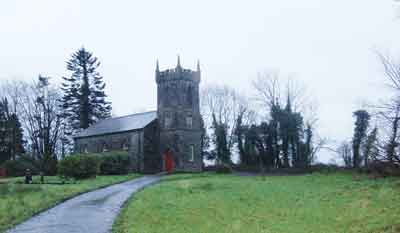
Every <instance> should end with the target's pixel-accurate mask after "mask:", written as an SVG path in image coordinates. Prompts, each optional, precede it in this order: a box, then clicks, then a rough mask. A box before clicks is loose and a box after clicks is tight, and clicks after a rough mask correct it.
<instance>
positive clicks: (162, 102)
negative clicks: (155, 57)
mask: <svg viewBox="0 0 400 233" xmlns="http://www.w3.org/2000/svg"><path fill="white" fill-rule="evenodd" d="M200 74H201V72H200V65H199V63H197V70H196V71H192V70H189V69H184V68H182V66H181V64H180V59H179V57H178V64H177V66H176V67H175V68H174V69H167V70H164V71H160V70H159V65H158V61H157V67H156V82H157V118H158V122H159V124H160V153H165V152H166V151H167V150H170V151H171V152H172V154H173V158H174V163H175V170H176V171H201V170H202V163H203V161H202V157H201V135H202V127H203V120H202V118H201V115H200V106H199V105H200V100H199V84H200V79H201V78H200V76H201V75H200Z"/></svg>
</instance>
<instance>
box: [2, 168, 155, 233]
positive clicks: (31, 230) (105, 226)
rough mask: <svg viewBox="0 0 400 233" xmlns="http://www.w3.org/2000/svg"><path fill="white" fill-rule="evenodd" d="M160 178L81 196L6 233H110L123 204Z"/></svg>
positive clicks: (150, 177)
mask: <svg viewBox="0 0 400 233" xmlns="http://www.w3.org/2000/svg"><path fill="white" fill-rule="evenodd" d="M159 180H160V176H157V175H152V176H143V177H140V178H136V179H133V180H131V181H127V182H124V183H121V184H116V185H112V186H109V187H107V188H103V189H99V190H96V191H92V192H89V193H85V194H82V195H79V196H77V197H75V198H72V199H70V200H68V201H66V202H64V203H61V204H59V205H57V206H55V207H54V208H51V209H49V210H47V211H45V212H43V213H41V214H39V215H37V216H35V217H33V218H31V219H29V220H28V221H26V222H23V223H21V224H20V225H17V226H16V227H15V228H13V229H11V230H9V231H7V233H75V232H76V233H108V232H111V227H112V224H113V222H114V220H115V218H116V217H117V215H118V213H119V210H120V208H121V206H122V205H123V203H124V202H125V201H126V200H127V199H128V198H129V197H130V196H131V195H132V194H133V193H135V192H137V191H138V190H140V189H142V188H144V187H146V186H148V185H151V184H153V183H156V182H158V181H159Z"/></svg>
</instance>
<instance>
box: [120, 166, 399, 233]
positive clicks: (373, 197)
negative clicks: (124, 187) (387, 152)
mask: <svg viewBox="0 0 400 233" xmlns="http://www.w3.org/2000/svg"><path fill="white" fill-rule="evenodd" d="M130 232H135V233H157V232H174V233H186V232H199V233H200V232H213V233H220V232H221V233H222V232H229V233H230V232H264V233H312V232H314V233H321V232H324V233H331V232H332V233H333V232H334V233H337V232H342V233H348V232H360V233H380V232H381V233H395V232H400V180H399V179H394V178H386V179H377V180H371V179H368V178H367V177H366V176H359V175H356V174H345V173H334V174H311V175H302V176H272V177H240V176H235V175H214V174H198V175H172V176H168V177H166V178H164V180H163V182H161V183H159V184H157V185H154V186H151V187H149V188H146V189H145V190H143V191H141V192H139V193H137V194H135V195H134V197H133V198H132V199H130V200H129V202H128V203H127V204H126V206H125V208H124V209H123V210H122V212H121V214H120V216H119V217H118V218H117V220H116V222H115V223H114V226H113V233H130Z"/></svg>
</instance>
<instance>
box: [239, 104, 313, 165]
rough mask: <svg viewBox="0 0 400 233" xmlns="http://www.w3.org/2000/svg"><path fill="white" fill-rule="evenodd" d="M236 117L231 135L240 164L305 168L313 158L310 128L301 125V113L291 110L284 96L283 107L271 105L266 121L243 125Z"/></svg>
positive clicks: (302, 123) (309, 126) (311, 131)
mask: <svg viewBox="0 0 400 233" xmlns="http://www.w3.org/2000/svg"><path fill="white" fill-rule="evenodd" d="M241 117H242V116H241V115H239V117H238V119H237V122H236V124H237V127H236V131H235V136H236V138H237V142H238V143H237V145H238V150H239V155H240V162H241V165H242V166H244V167H258V169H261V170H271V169H273V168H290V167H294V168H306V167H308V166H309V165H310V164H311V162H312V160H313V146H312V143H313V142H312V140H313V130H312V127H311V125H308V124H306V125H305V124H304V122H303V116H302V115H301V114H300V113H298V112H294V111H293V110H292V108H291V103H290V99H289V98H288V100H287V104H286V106H285V108H281V107H280V106H279V104H274V105H272V107H271V111H270V119H269V121H264V122H261V123H260V124H257V125H250V126H249V125H243V124H242V119H241Z"/></svg>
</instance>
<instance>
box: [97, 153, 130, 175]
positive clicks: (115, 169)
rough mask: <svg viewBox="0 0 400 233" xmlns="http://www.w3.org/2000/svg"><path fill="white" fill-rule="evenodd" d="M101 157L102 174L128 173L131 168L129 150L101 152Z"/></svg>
mask: <svg viewBox="0 0 400 233" xmlns="http://www.w3.org/2000/svg"><path fill="white" fill-rule="evenodd" d="M99 158H100V159H101V164H100V174H101V175H123V174H128V173H129V170H130V168H131V158H130V156H129V154H128V152H127V151H114V152H107V153H102V154H99Z"/></svg>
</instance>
